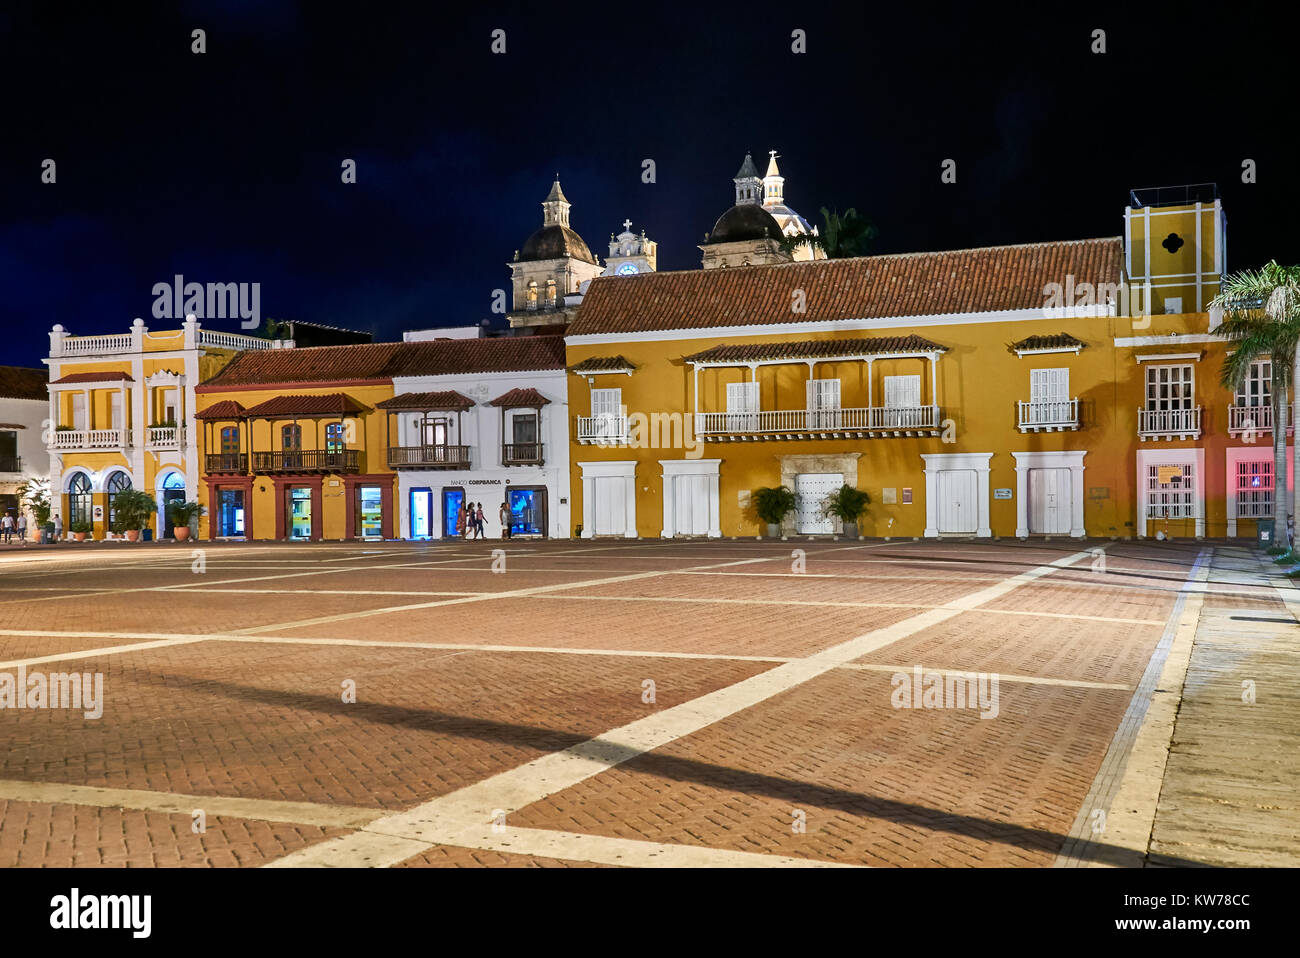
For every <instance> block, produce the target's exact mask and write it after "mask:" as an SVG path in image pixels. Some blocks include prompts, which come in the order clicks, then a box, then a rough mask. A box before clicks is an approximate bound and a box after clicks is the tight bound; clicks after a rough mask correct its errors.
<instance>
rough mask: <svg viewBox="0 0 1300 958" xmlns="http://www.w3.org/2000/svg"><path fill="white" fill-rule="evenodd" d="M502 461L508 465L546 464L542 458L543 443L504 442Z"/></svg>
mask: <svg viewBox="0 0 1300 958" xmlns="http://www.w3.org/2000/svg"><path fill="white" fill-rule="evenodd" d="M501 463H502V465H506V466H541V465H545V462H544V460H543V458H542V444H541V443H540V442H507V443H504V444H503V445H502V446H501Z"/></svg>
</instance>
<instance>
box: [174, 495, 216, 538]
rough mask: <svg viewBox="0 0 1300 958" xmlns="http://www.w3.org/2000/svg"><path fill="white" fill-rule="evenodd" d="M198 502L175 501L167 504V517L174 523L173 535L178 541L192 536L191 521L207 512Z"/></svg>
mask: <svg viewBox="0 0 1300 958" xmlns="http://www.w3.org/2000/svg"><path fill="white" fill-rule="evenodd" d="M206 511H207V510H205V509H204V508H203V506H202V505H200V504H199V503H197V502H173V503H171V504H170V505H169V506H167V518H168V519H170V520H171V523H172V526H173V528H172V535H173V536H175V537H176V541H177V542H184V541H185V540H186V539H188V538H189V537H190V523H191V522H193V521H194V520H195V519H196V518H197V517H199V516H201V515H203V513H204V512H206Z"/></svg>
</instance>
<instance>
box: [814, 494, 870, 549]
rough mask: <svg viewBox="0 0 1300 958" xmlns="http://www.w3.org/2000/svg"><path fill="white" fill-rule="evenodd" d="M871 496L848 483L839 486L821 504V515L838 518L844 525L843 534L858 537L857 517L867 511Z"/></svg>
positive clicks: (853, 537)
mask: <svg viewBox="0 0 1300 958" xmlns="http://www.w3.org/2000/svg"><path fill="white" fill-rule="evenodd" d="M870 502H871V497H870V496H868V495H867V494H866V493H865V492H863V491H862V490H861V489H854V488H853V487H852V486H850V485H849V484H848V483H845V484H844V485H842V486H840V487H839V488H838V489H836V490H835V491H834V492H832V493H831V494H830V495H829V496H827V497H826V501H825V502H824V503H823V504H822V515H824V516H831V517H832V518H835V519H839V520H840V522H841V523H843V525H844V534H845V535H846V536H848V537H849V538H850V539H856V538H857V537H858V517H859V516H860V515H862V513H864V512H866V511H867V505H868V503H870Z"/></svg>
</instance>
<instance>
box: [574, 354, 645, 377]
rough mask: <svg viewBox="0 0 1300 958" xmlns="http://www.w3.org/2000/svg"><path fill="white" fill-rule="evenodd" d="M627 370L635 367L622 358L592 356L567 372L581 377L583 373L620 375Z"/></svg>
mask: <svg viewBox="0 0 1300 958" xmlns="http://www.w3.org/2000/svg"><path fill="white" fill-rule="evenodd" d="M629 369H636V367H635V366H633V365H632V364H631V363H630V362H628V361H627V360H626V359H624V358H623V357H622V356H592V357H591V358H590V359H584V360H583V361H582V362H580V363H578V364H577V365H575V366H570V367H569V372H571V373H578V374H579V375H582V374H585V373H621V372H623V371H625V370H629Z"/></svg>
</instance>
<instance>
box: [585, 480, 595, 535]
mask: <svg viewBox="0 0 1300 958" xmlns="http://www.w3.org/2000/svg"><path fill="white" fill-rule="evenodd" d="M595 498H596V480H595V479H593V478H592V477H591V476H588V475H586V474H585V470H584V475H583V477H582V538H584V539H590V538H591V537H592V535H594V531H593V530H594V529H595V525H596V507H595Z"/></svg>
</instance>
